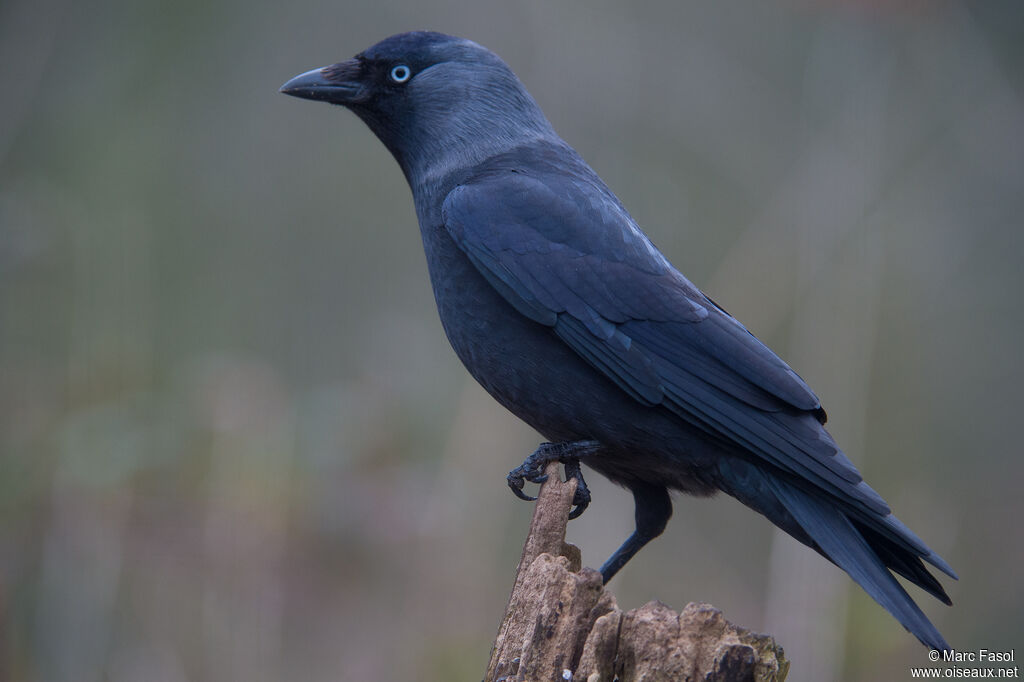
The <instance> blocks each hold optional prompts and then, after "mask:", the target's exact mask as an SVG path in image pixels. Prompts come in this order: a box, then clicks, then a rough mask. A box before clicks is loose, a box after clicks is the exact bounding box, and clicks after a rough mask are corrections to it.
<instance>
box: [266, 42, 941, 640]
mask: <svg viewBox="0 0 1024 682" xmlns="http://www.w3.org/2000/svg"><path fill="white" fill-rule="evenodd" d="M282 91H283V92H285V93H287V94H291V95H296V96H299V97H306V98H309V99H317V100H324V101H328V102H332V103H335V104H341V105H344V106H346V107H348V108H349V109H351V110H352V111H353V112H355V113H356V114H357V115H359V116H360V118H362V119H363V120H364V121H365V122H366V123H367V124H368V125H369V126H370V128H371V129H372V130H373V131H374V133H376V134H377V136H378V137H379V138H380V139H381V140H382V141H383V142H384V144H385V145H386V146H387V148H388V149H389V150H390V151H391V152H392V154H393V155H394V156H395V158H396V159H397V160H398V162H399V164H400V165H401V167H402V170H403V171H404V173H405V176H406V179H407V180H408V181H409V185H410V187H411V188H412V192H413V198H414V200H415V205H416V211H417V216H418V218H419V223H420V231H421V235H422V238H423V245H424V249H425V252H426V256H427V263H428V266H429V270H430V278H431V283H432V285H433V289H434V294H435V297H436V300H437V307H438V311H439V313H440V316H441V321H442V324H443V326H444V329H445V332H446V333H447V335H448V339H449V341H450V342H451V344H452V347H453V348H454V349H455V352H456V354H457V355H458V356H459V358H460V359H461V360H462V362H463V363H464V364H465V366H466V368H467V369H468V370H469V371H470V373H471V374H472V375H473V376H474V378H476V380H477V381H479V382H480V384H481V385H483V387H484V388H485V389H486V390H487V391H488V392H489V393H490V394H491V395H492V396H494V398H495V399H497V400H498V401H499V402H500V403H501V404H502V405H504V406H505V407H507V408H508V409H509V410H510V411H511V412H513V413H514V414H516V415H517V416H519V417H520V418H521V419H523V420H524V421H526V422H527V423H528V424H530V425H531V426H533V427H534V428H536V429H537V430H538V431H539V432H540V433H541V434H543V435H544V436H545V437H546V438H548V439H549V440H550V441H552V443H554V444H556V445H550V444H548V445H544V446H542V447H541V448H540V449H539V450H538V452H537V453H535V454H534V455H533V456H531V458H530V459H528V460H527V462H526V463H524V465H523V467H520V468H519V469H517V470H516V471H514V472H513V473H512V474H510V483H511V484H513V485H514V490H515V491H516V492H517V494H520V495H521V493H520V492H519V490H518V489H519V488H521V486H522V482H523V479H524V478H525V479H527V480H536V479H537V478H538V476H539V471H540V468H542V467H541V466H540V465H541V464H542V463H543V461H544V460H545V459H552V458H557V459H561V460H563V461H568V462H570V463H572V464H574V465H575V462H576V460H580V461H582V462H583V463H585V464H587V465H588V466H589V467H591V468H593V469H594V470H596V471H598V472H600V473H601V474H603V475H605V476H606V477H608V478H609V479H611V480H612V481H614V482H616V483H619V484H621V485H623V486H625V487H627V488H628V489H630V490H631V491H632V492H633V496H634V499H635V502H636V521H637V529H636V531H635V532H634V533H633V535H631V536H630V538H629V539H627V541H626V542H625V543H624V544H623V546H622V547H621V548H620V549H619V550H618V551H617V552H616V553H615V554H614V555H613V556H612V558H611V559H609V561H608V562H607V563H606V564H605V565H604V566H603V567H602V573H603V574H604V577H605V579H606V580H608V579H610V578H611V576H612V575H614V574H615V573H616V572H617V571H618V570H619V569H620V568H621V567H622V566H623V565H624V564H625V563H626V562H627V561H628V560H629V559H630V558H631V557H632V556H633V555H634V554H635V553H636V552H637V551H638V550H639V549H640V548H641V547H642V546H643V545H644V544H646V543H647V542H648V541H650V540H651V539H652V538H654V537H656V536H657V535H658V534H660V533H661V531H662V530H663V529H664V527H665V524H666V522H667V521H668V518H669V516H670V515H671V511H672V507H671V502H670V499H669V496H668V491H669V490H680V491H684V492H688V493H692V494H698V495H707V494H711V493H713V492H715V491H718V490H721V491H724V492H726V493H728V494H729V495H732V496H733V497H735V498H736V499H738V500H739V501H741V502H743V503H744V504H745V505H747V506H748V507H750V508H752V509H754V510H756V511H758V512H760V513H761V514H763V515H765V516H766V517H767V518H769V519H770V520H771V521H772V522H773V523H775V524H776V525H778V526H779V527H781V528H782V529H783V530H785V531H786V532H788V533H789V534H791V535H792V536H793V537H795V538H796V539H797V540H799V541H801V542H803V543H805V544H807V545H809V546H810V547H813V548H814V549H815V550H817V551H818V552H820V553H821V554H822V555H824V556H825V557H826V558H828V559H829V560H831V561H832V562H834V563H835V564H837V565H838V566H839V567H841V568H842V569H844V570H845V571H846V572H847V573H849V574H850V576H851V577H852V578H853V579H854V580H855V581H856V582H857V583H858V584H860V585H861V586H862V587H863V588H864V589H865V590H866V591H867V592H868V594H870V595H871V596H872V597H873V598H874V599H875V600H876V601H878V602H879V603H880V604H881V605H882V606H883V607H885V608H886V609H887V610H888V611H889V612H890V613H892V614H893V616H895V617H896V619H897V620H899V621H900V622H901V623H902V624H903V625H904V626H905V627H906V628H907V629H908V630H910V631H911V632H912V633H914V634H915V635H916V636H917V637H918V638H919V639H920V640H921V641H922V642H923V643H924V644H926V645H927V646H929V647H932V648H935V649H947V648H949V647H948V644H947V643H946V642H945V640H944V639H943V638H942V636H941V635H940V634H939V632H938V631H937V630H936V629H935V627H934V626H933V625H932V624H931V623H930V622H929V621H928V619H927V617H925V615H924V614H923V613H922V612H921V611H920V609H919V608H918V607H917V605H916V604H915V603H914V602H913V600H912V599H911V598H910V597H909V596H908V595H907V593H906V592H905V591H904V589H903V587H902V586H901V585H900V584H899V583H898V582H897V581H896V579H895V578H894V577H893V575H892V573H891V572H890V570H889V569H891V570H892V571H895V572H897V573H899V574H900V575H902V576H903V577H905V578H907V579H908V580H910V581H911V582H913V583H914V584H917V585H918V586H920V587H921V588H923V589H924V590H926V591H927V592H929V593H930V594H932V595H934V596H935V597H937V598H938V599H940V600H942V601H944V602H945V603H949V598H948V596H947V595H946V593H945V592H944V591H943V589H942V586H941V585H940V584H939V582H938V581H937V580H936V579H935V578H934V577H933V576H932V575H931V574H930V573H929V572H928V570H927V569H926V568H925V566H924V564H923V563H922V560H923V561H925V562H928V563H929V564H931V565H932V566H934V567H936V568H938V569H939V570H941V571H943V572H944V573H946V574H947V575H950V576H952V577H954V578H955V577H956V576H955V574H954V573H953V571H952V569H951V568H950V567H949V565H948V564H946V562H945V561H944V560H942V559H941V558H940V557H938V556H937V555H936V554H935V553H934V552H932V551H931V550H930V549H928V547H927V546H925V544H924V543H923V542H921V540H920V539H918V538H917V536H915V535H914V534H913V533H912V532H911V531H910V530H909V529H908V528H907V527H906V526H904V525H903V524H902V523H901V522H900V521H899V520H898V519H897V518H896V517H895V516H894V515H893V514H892V512H891V511H890V509H889V507H888V505H887V504H886V503H885V501H884V500H883V499H882V498H881V496H880V495H878V493H876V492H875V491H874V490H872V489H871V488H870V487H869V486H868V485H867V484H866V483H865V482H864V481H863V480H862V478H861V476H860V474H859V473H858V471H857V469H856V468H855V467H854V466H853V464H852V463H851V462H850V460H849V459H848V458H847V457H846V455H844V454H843V452H842V450H840V449H839V447H838V446H837V445H836V443H835V441H834V440H833V439H832V437H831V436H830V435H829V433H828V432H827V431H826V430H825V428H824V427H823V424H824V423H825V418H826V417H825V411H824V410H823V409H822V407H821V404H820V402H819V400H818V398H817V396H815V395H814V393H813V392H812V391H811V389H810V388H809V387H808V386H807V384H806V383H805V382H804V381H803V380H802V379H801V378H800V377H799V376H798V375H797V374H796V373H795V372H794V371H793V370H792V369H790V368H789V366H788V365H786V363H785V362H783V361H782V360H781V359H780V358H779V357H778V356H777V355H775V354H774V353H773V352H772V351H771V350H769V349H768V348H767V347H766V346H765V345H764V344H762V343H761V342H760V341H758V340H757V339H756V338H755V337H754V336H753V335H752V334H750V333H749V332H748V331H747V330H746V328H744V327H743V326H742V325H741V324H740V323H739V322H738V321H736V320H735V319H734V318H733V317H731V316H730V315H729V314H728V313H726V312H725V311H724V310H722V309H721V308H720V307H719V306H717V305H716V304H715V303H714V302H713V301H712V300H711V299H709V298H708V297H707V296H705V295H704V294H703V293H701V291H700V290H699V289H697V287H695V286H694V285H693V284H691V283H690V282H689V280H687V279H686V277H684V276H683V275H682V274H681V273H680V272H679V271H678V270H676V269H675V268H674V267H673V266H672V265H671V264H670V263H669V262H668V260H667V259H666V258H665V257H664V256H663V255H662V254H661V252H660V251H658V249H657V248H655V246H654V245H653V244H652V243H651V242H650V240H649V239H648V238H647V237H646V236H645V235H644V233H643V232H642V231H641V230H640V228H639V226H638V225H637V224H636V223H635V222H634V220H633V219H632V218H631V217H630V215H629V213H628V212H627V211H626V209H625V208H624V207H623V206H622V204H621V203H620V202H619V200H618V199H617V198H616V197H615V195H614V194H613V193H612V192H611V190H609V189H608V187H607V186H606V185H605V184H604V183H603V182H602V181H601V179H600V178H599V177H598V176H597V174H596V173H594V171H593V170H591V168H590V167H589V166H588V165H587V164H586V163H585V162H584V161H583V160H582V159H581V158H580V157H579V155H578V154H577V153H576V152H575V151H574V150H573V149H572V148H571V147H569V146H568V145H567V144H566V143H565V142H564V141H562V139H561V138H559V137H558V135H557V134H556V133H555V132H554V130H553V129H552V127H551V125H550V123H548V121H547V119H546V118H545V117H544V115H543V113H541V111H540V109H539V108H538V107H537V105H536V103H535V102H534V101H533V99H532V98H531V97H530V95H529V93H527V91H526V90H525V88H523V86H522V84H521V83H520V82H519V80H518V79H517V78H516V76H515V75H514V74H513V73H512V71H511V70H510V69H509V68H508V67H507V66H506V65H505V64H504V62H502V61H501V60H500V59H499V58H498V57H497V56H496V55H494V54H493V53H492V52H490V51H488V50H486V49H484V48H483V47H480V46H479V45H477V44H475V43H473V42H471V41H468V40H463V39H460V38H454V37H451V36H446V35H442V34H438V33H429V32H414V33H406V34H400V35H397V36H393V37H391V38H388V39H386V40H384V41H382V42H380V43H378V44H377V45H375V46H373V47H371V48H370V49H368V50H366V51H365V52H363V53H362V54H360V55H357V56H356V57H355V58H354V59H351V60H348V61H345V62H340V63H339V64H335V65H333V66H329V67H325V68H323V69H315V70H313V71H310V72H308V73H305V74H302V75H300V76H297V77H296V78H294V79H292V80H291V81H289V82H288V83H287V84H285V86H284V87H283V88H282ZM581 482H582V478H581ZM579 502H580V507H579V510H580V511H581V510H582V508H583V507H584V506H585V505H586V503H587V502H588V500H587V499H586V498H585V496H583V497H581V498H580V500H579Z"/></svg>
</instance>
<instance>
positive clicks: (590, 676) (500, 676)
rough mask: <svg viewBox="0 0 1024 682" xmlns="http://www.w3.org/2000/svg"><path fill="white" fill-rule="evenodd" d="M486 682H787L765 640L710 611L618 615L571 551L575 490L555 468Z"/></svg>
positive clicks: (771, 643) (697, 607) (693, 607)
mask: <svg viewBox="0 0 1024 682" xmlns="http://www.w3.org/2000/svg"><path fill="white" fill-rule="evenodd" d="M546 473H547V474H548V480H547V482H545V483H544V485H543V486H541V491H540V494H539V496H538V497H539V499H538V500H537V503H536V504H537V506H536V509H535V510H534V514H533V520H532V521H531V523H530V534H529V535H528V536H527V538H526V544H525V545H524V546H523V556H522V558H521V559H520V560H519V568H518V570H517V571H516V581H515V586H514V587H513V589H512V595H511V596H510V597H509V600H508V606H507V608H506V609H505V617H504V618H503V619H502V622H501V627H500V628H499V630H498V636H497V638H496V639H495V641H494V649H493V651H492V652H491V661H490V664H489V665H488V667H487V676H486V678H485V682H547V681H548V680H577V681H578V682H579V681H582V680H586V681H587V682H614V681H616V680H618V681H620V682H631V681H633V680H645V681H651V682H653V681H655V680H665V681H669V680H693V681H697V680H701V681H703V682H741V681H742V682H782V681H783V680H785V678H786V673H787V672H788V671H789V661H787V660H786V659H785V657H784V656H783V651H782V647H781V646H779V645H778V644H776V643H775V640H774V639H772V638H771V637H770V636H768V635H760V634H755V633H752V632H749V631H747V630H744V629H742V628H737V627H736V626H734V625H732V624H731V623H729V622H728V621H727V620H725V618H724V617H723V616H722V612H721V611H718V610H717V609H715V608H713V607H712V606H710V605H708V604H695V603H691V604H688V605H687V606H686V608H684V609H683V612H682V613H676V612H675V611H673V610H672V609H670V608H669V607H668V606H665V605H664V604H662V603H660V602H650V603H648V604H645V605H644V606H642V607H640V608H638V609H633V610H631V611H628V612H625V613H624V612H622V611H621V610H620V609H619V608H618V606H617V605H616V603H615V597H614V596H613V595H612V594H611V593H610V592H608V591H607V590H605V589H604V586H603V585H602V584H601V574H600V573H598V572H597V571H595V570H593V569H590V568H582V569H581V567H580V551H579V549H578V548H576V547H574V546H572V545H570V544H567V543H566V542H565V526H566V523H567V521H568V514H569V510H570V509H571V508H572V497H573V494H574V493H575V491H576V481H574V480H569V481H562V480H561V478H559V475H558V465H557V464H555V463H552V464H549V465H548V468H547V470H546Z"/></svg>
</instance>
